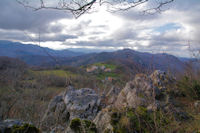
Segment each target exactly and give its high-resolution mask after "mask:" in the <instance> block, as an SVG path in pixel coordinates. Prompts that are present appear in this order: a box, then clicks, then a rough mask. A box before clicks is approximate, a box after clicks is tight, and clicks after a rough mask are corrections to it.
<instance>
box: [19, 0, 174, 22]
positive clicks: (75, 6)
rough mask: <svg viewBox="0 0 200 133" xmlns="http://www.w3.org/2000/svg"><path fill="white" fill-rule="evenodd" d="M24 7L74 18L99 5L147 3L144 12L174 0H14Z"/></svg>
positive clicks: (116, 8)
mask: <svg viewBox="0 0 200 133" xmlns="http://www.w3.org/2000/svg"><path fill="white" fill-rule="evenodd" d="M16 1H17V2H18V3H20V4H21V5H23V6H24V7H28V8H32V9H33V10H35V11H37V10H41V9H54V10H61V11H68V12H71V13H72V14H73V15H74V16H75V17H76V18H78V17H79V16H81V15H82V14H84V13H88V12H90V11H92V9H96V8H97V7H99V6H102V5H106V7H108V10H109V11H113V12H115V11H121V10H122V11H124V10H129V9H131V8H134V7H137V6H139V5H145V4H149V5H151V6H146V7H143V8H142V9H141V10H142V12H144V13H155V12H161V11H162V10H163V6H164V5H167V4H169V3H171V2H173V1H174V0H16Z"/></svg>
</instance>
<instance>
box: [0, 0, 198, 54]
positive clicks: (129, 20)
mask: <svg viewBox="0 0 200 133" xmlns="http://www.w3.org/2000/svg"><path fill="white" fill-rule="evenodd" d="M141 8H142V5H141V6H140V7H137V8H133V9H130V10H128V11H119V12H115V13H113V12H108V11H107V10H106V7H105V6H101V7H99V8H98V10H96V11H95V12H92V13H89V14H84V15H82V16H81V17H79V18H78V19H76V18H74V17H73V15H72V14H70V13H69V12H64V11H56V10H39V11H33V10H32V9H29V8H24V7H23V6H22V5H20V4H18V3H17V2H16V1H15V0H0V40H10V41H18V42H22V43H24V44H28V43H33V44H37V45H38V42H39V41H38V40H39V37H38V36H39V35H40V46H44V47H49V48H52V49H56V50H60V49H66V48H88V49H91V50H102V51H114V50H119V49H124V48H130V49H133V50H137V51H141V52H150V53H163V52H164V53H169V54H173V55H175V56H180V57H191V55H192V52H191V51H193V50H200V0H175V2H173V3H171V4H169V5H167V6H166V7H164V9H165V10H164V11H163V12H162V13H156V14H153V15H150V14H143V13H141V10H140V9H141Z"/></svg>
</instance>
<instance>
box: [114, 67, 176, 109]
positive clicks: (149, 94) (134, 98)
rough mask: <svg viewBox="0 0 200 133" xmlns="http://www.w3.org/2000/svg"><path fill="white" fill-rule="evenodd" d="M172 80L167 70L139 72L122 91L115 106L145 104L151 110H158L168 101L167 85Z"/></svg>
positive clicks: (134, 106) (132, 106)
mask: <svg viewBox="0 0 200 133" xmlns="http://www.w3.org/2000/svg"><path fill="white" fill-rule="evenodd" d="M172 81H173V79H172V78H171V79H170V78H169V77H168V76H167V74H166V73H165V72H163V71H159V70H156V71H155V72H153V73H152V74H151V75H150V76H147V75H145V74H138V75H136V76H135V78H134V80H133V81H130V82H128V83H127V84H126V86H125V88H124V89H123V90H122V91H121V92H120V94H119V95H118V97H117V100H116V102H115V106H116V107H117V108H121V107H129V108H137V107H138V106H144V107H148V109H149V110H157V109H158V108H159V107H160V105H164V104H166V102H167V101H168V98H169V97H168V96H167V94H166V85H167V84H170V82H172Z"/></svg>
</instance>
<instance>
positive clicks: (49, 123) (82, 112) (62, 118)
mask: <svg viewBox="0 0 200 133" xmlns="http://www.w3.org/2000/svg"><path fill="white" fill-rule="evenodd" d="M100 106H101V98H100V96H98V95H97V94H96V93H95V91H94V90H93V89H90V88H82V89H75V88H73V87H71V86H70V87H68V88H67V91H66V92H64V93H61V94H60V95H58V96H56V97H55V98H53V99H52V100H51V101H50V103H49V106H48V109H47V111H46V113H45V116H44V117H43V120H42V128H43V130H47V129H49V128H52V129H54V128H55V126H58V125H59V126H63V127H65V128H66V127H67V126H68V125H69V122H70V121H71V120H72V119H73V118H80V119H88V120H93V119H94V118H95V116H96V114H97V113H98V111H99V108H100Z"/></svg>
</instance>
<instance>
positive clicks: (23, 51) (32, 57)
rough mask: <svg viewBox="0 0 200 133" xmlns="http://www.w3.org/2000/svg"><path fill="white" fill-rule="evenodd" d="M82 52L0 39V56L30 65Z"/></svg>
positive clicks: (77, 54)
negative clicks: (16, 59)
mask: <svg viewBox="0 0 200 133" xmlns="http://www.w3.org/2000/svg"><path fill="white" fill-rule="evenodd" d="M82 54H83V53H81V52H72V51H70V50H53V49H49V48H44V47H40V46H38V45H32V44H22V43H19V42H11V41H4V40H0V56H8V57H13V58H19V59H21V60H23V61H25V62H26V63H27V64H30V65H42V64H43V61H44V60H45V62H51V61H54V60H55V59H54V58H56V59H57V58H62V57H73V56H79V55H82ZM44 64H45V63H44Z"/></svg>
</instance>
